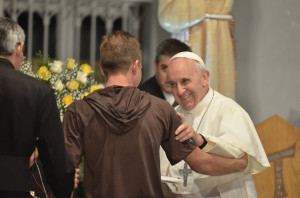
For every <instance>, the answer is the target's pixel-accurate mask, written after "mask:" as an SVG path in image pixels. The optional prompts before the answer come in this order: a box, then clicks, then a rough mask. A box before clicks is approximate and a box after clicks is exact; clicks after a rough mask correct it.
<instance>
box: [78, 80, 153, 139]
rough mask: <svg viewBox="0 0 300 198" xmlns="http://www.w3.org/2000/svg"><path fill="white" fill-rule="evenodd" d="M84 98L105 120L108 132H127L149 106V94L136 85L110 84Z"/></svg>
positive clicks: (120, 133) (119, 133) (118, 133)
mask: <svg viewBox="0 0 300 198" xmlns="http://www.w3.org/2000/svg"><path fill="white" fill-rule="evenodd" d="M84 100H85V101H86V102H87V103H88V104H89V105H90V106H91V107H92V108H93V109H94V110H95V112H96V113H97V114H98V115H99V116H100V117H101V118H102V119H103V120H104V121H105V122H106V124H107V125H106V126H107V129H109V132H111V133H114V134H117V135H122V134H125V133H127V132H129V131H130V130H131V129H132V128H133V127H135V125H136V124H137V122H138V119H139V118H140V117H142V116H143V115H144V114H145V113H146V112H147V110H148V108H149V107H150V106H151V102H150V95H149V94H147V93H146V92H142V91H140V90H139V89H138V88H136V87H122V86H111V87H107V88H105V89H100V90H97V91H94V92H93V93H92V94H90V95H88V96H86V97H84Z"/></svg>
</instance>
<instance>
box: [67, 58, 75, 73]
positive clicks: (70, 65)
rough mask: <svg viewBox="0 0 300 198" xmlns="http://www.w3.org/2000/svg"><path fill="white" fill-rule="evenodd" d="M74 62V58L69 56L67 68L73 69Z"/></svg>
mask: <svg viewBox="0 0 300 198" xmlns="http://www.w3.org/2000/svg"><path fill="white" fill-rule="evenodd" d="M75 66H76V64H75V59H74V58H70V59H69V61H68V63H67V69H68V70H73V69H74V68H75Z"/></svg>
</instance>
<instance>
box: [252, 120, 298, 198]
mask: <svg viewBox="0 0 300 198" xmlns="http://www.w3.org/2000/svg"><path fill="white" fill-rule="evenodd" d="M256 130H257V133H258V135H259V137H260V139H261V142H262V144H263V147H264V149H265V151H266V153H267V155H268V159H269V161H270V164H271V168H269V169H268V170H266V171H264V172H262V173H259V174H256V175H254V180H255V185H256V189H257V194H258V197H259V198H272V197H274V198H279V197H288V198H299V197H300V188H299V185H300V130H299V129H298V128H296V127H295V126H293V125H292V124H290V123H289V122H287V121H285V120H284V119H282V118H281V117H279V116H277V115H274V116H272V117H271V118H269V119H268V120H266V121H264V122H262V123H260V124H258V125H257V126H256Z"/></svg>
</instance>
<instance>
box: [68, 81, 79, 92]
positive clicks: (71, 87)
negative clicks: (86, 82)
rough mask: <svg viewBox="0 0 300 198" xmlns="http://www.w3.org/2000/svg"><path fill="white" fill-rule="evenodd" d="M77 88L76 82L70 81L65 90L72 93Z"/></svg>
mask: <svg viewBox="0 0 300 198" xmlns="http://www.w3.org/2000/svg"><path fill="white" fill-rule="evenodd" d="M78 86H79V83H78V82H77V81H76V80H71V81H70V82H69V83H68V85H67V88H68V89H69V90H70V91H74V90H76V89H78Z"/></svg>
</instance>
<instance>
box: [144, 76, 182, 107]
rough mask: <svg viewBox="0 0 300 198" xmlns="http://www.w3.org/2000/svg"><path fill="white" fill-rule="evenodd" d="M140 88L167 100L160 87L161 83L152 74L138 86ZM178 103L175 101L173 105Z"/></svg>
mask: <svg viewBox="0 0 300 198" xmlns="http://www.w3.org/2000/svg"><path fill="white" fill-rule="evenodd" d="M138 88H139V89H140V90H142V91H145V92H147V93H149V94H151V95H153V96H156V97H159V98H161V99H163V100H166V98H165V96H164V94H163V92H162V89H161V88H160V86H159V84H158V83H157V80H156V77H155V76H152V77H151V78H149V79H148V80H147V81H146V82H144V83H142V84H141V85H139V87H138ZM177 105H178V103H177V102H176V101H175V102H174V104H173V105H172V106H173V107H175V106H177Z"/></svg>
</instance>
